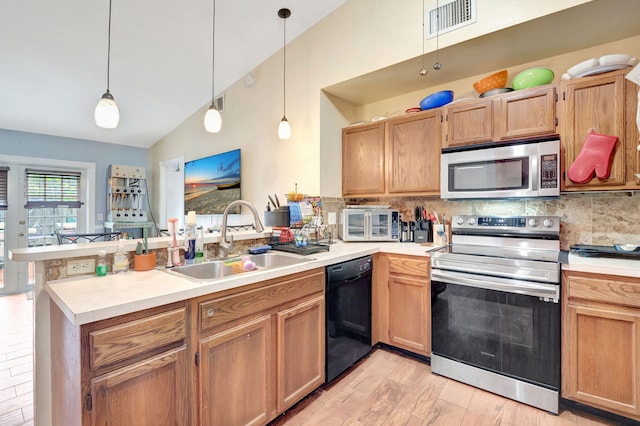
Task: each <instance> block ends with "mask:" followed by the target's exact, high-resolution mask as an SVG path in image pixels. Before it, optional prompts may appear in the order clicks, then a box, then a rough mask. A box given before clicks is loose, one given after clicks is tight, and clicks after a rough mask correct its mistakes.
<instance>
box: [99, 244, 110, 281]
mask: <svg viewBox="0 0 640 426" xmlns="http://www.w3.org/2000/svg"><path fill="white" fill-rule="evenodd" d="M108 270H109V268H108V267H107V252H106V251H105V250H99V251H98V261H97V262H96V275H97V276H99V277H104V276H105V275H107V272H108Z"/></svg>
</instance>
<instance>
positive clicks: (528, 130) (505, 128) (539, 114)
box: [495, 86, 556, 140]
mask: <svg viewBox="0 0 640 426" xmlns="http://www.w3.org/2000/svg"><path fill="white" fill-rule="evenodd" d="M496 103H497V104H498V105H499V106H498V107H497V108H496V109H497V111H496V115H495V126H496V136H497V138H498V139H500V140H505V139H514V138H523V137H529V136H543V135H552V134H555V133H556V89H555V86H542V87H539V88H531V89H527V90H519V91H516V92H511V93H508V94H505V95H501V96H500V97H499V98H498V99H497V100H496Z"/></svg>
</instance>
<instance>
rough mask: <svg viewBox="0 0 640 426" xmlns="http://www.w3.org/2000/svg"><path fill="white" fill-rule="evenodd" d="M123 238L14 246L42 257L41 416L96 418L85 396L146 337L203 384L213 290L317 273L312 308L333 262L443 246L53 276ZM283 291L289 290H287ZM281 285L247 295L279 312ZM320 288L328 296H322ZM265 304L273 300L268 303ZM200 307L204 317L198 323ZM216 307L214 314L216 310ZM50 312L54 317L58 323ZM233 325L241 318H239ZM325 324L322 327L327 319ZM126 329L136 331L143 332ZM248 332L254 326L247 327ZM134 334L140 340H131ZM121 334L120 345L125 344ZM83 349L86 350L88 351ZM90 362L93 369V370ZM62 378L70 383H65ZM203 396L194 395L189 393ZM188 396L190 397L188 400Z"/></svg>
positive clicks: (362, 246)
mask: <svg viewBox="0 0 640 426" xmlns="http://www.w3.org/2000/svg"><path fill="white" fill-rule="evenodd" d="M261 237H264V235H262V234H256V233H254V232H244V233H239V234H234V240H235V241H240V240H251V239H256V238H261ZM218 240H219V237H218V236H217V235H210V236H207V237H206V239H205V243H207V244H209V243H216V242H217V241H218ZM169 243H170V239H169V238H155V239H150V240H149V248H150V249H151V250H159V251H161V250H166V247H167V246H168V245H169ZM116 248H117V244H114V243H108V242H105V243H93V244H85V245H68V246H60V247H43V248H32V249H21V250H15V251H13V252H12V259H13V260H15V261H30V260H33V261H35V262H36V280H37V282H36V288H35V291H34V293H35V306H36V307H35V317H36V318H35V323H36V350H35V353H36V357H35V370H36V373H35V377H36V379H35V383H36V384H35V387H36V389H35V405H36V407H35V410H36V413H37V416H38V418H37V422H38V424H39V425H47V424H87V423H88V424H90V423H91V422H90V420H89V419H90V418H91V415H93V416H96V415H98V413H96V411H93V414H91V413H92V412H91V411H88V410H85V409H84V408H86V407H87V405H86V404H88V403H89V404H93V408H94V410H96V407H97V404H99V399H96V398H99V397H100V392H101V389H102V390H103V391H104V389H105V388H104V386H106V384H105V383H107V382H108V381H109V380H111V383H112V384H113V382H114V381H115V382H117V381H118V380H124V379H123V378H122V376H118V377H119V378H118V377H114V376H113V375H111V376H110V375H109V374H110V373H114V372H113V371H112V370H114V368H116V367H118V368H120V370H123V369H125V368H123V367H125V364H126V362H125V361H124V360H123V359H125V358H126V359H127V360H131V359H133V360H135V362H137V363H138V364H140V363H141V361H142V360H143V358H141V356H142V355H141V354H139V353H136V352H135V351H136V350H141V349H136V348H138V347H140V348H142V349H145V350H148V351H149V353H151V354H152V356H151V357H150V358H148V359H147V361H149V363H150V364H148V365H147V366H146V367H145V368H151V367H150V366H156V367H157V366H158V365H162V366H164V367H163V368H164V369H165V370H172V371H173V373H166V371H165V373H164V374H169V375H170V376H171V375H173V376H172V377H173V378H174V379H176V378H177V377H178V376H175V374H176V369H178V370H180V371H182V370H183V369H184V370H185V371H186V372H185V374H184V377H182V378H179V380H178V379H176V380H177V382H178V383H179V384H180V386H183V387H184V386H186V387H187V388H189V387H190V389H191V392H196V390H194V387H195V384H193V383H191V380H189V378H188V377H187V376H188V375H189V374H191V375H195V373H194V370H193V369H195V368H196V367H195V366H194V363H193V362H187V359H189V360H190V359H192V358H191V356H192V355H193V354H192V353H191V352H189V351H192V352H196V351H195V349H193V348H191V346H197V345H205V344H206V343H205V340H204V339H203V340H202V342H199V341H198V340H197V339H196V338H195V337H194V336H195V335H196V334H198V332H199V331H200V332H205V331H207V329H208V328H207V327H210V329H211V330H217V329H215V327H216V326H217V325H216V324H214V323H211V324H210V326H209V325H205V324H209V323H207V318H208V313H209V312H210V311H209V308H210V309H212V310H213V311H211V312H216V313H217V312H219V311H218V309H219V305H216V303H217V302H215V301H213V303H214V305H212V306H210V307H208V306H209V305H207V302H206V301H205V299H206V298H209V299H215V297H214V296H216V295H224V296H228V297H229V298H231V297H232V296H233V295H236V294H238V292H240V291H244V290H249V291H253V292H254V293H253V294H252V296H256V294H258V293H255V292H259V291H260V288H261V286H262V284H261V283H266V285H267V287H269V286H271V287H274V288H279V287H277V285H280V284H282V285H283V287H282V288H288V287H287V286H290V285H291V286H293V287H296V288H297V287H299V286H303V285H302V284H301V283H310V284H309V288H308V290H303V291H304V292H306V293H299V294H295V295H294V296H295V298H294V299H295V300H294V302H296V303H295V306H293V308H294V309H298V308H300V307H301V306H302V308H303V309H307V308H309V306H307V305H305V303H307V302H309V303H315V304H316V308H317V309H316V311H309V312H315V313H316V314H318V312H321V313H322V314H323V313H324V299H323V294H324V267H325V266H327V265H331V264H334V263H339V262H343V261H345V260H349V259H353V258H356V257H360V256H364V255H368V254H375V253H379V252H381V251H384V252H386V253H392V254H393V253H395V254H399V255H410V256H427V255H428V251H429V250H433V249H434V248H436V247H428V246H421V245H419V244H414V243H388V244H385V243H359V244H347V243H337V244H334V245H332V246H331V250H330V251H329V252H324V253H318V254H314V255H312V256H311V257H309V258H308V259H305V261H304V262H302V263H297V264H294V265H289V266H284V267H279V268H272V269H266V268H265V269H264V270H260V269H258V270H257V271H252V272H247V273H241V274H236V275H232V276H230V277H225V278H222V279H217V280H212V281H211V282H209V283H205V282H194V281H193V280H190V279H188V278H182V277H180V276H178V275H177V274H174V273H169V272H167V271H165V270H158V269H156V270H152V271H147V272H135V271H130V272H127V273H120V274H109V275H108V276H106V277H98V276H95V275H88V276H83V277H77V278H65V279H50V278H51V277H56V276H57V275H56V274H57V271H58V270H59V269H60V268H62V269H64V268H65V267H66V262H67V260H69V259H73V258H77V257H87V256H95V255H97V252H98V250H101V249H106V250H107V252H108V253H113V252H115V250H116ZM125 249H126V250H132V249H133V245H131V247H129V246H126V247H125ZM283 255H284V254H283ZM304 286H307V284H304ZM285 293H288V290H287V291H285ZM280 295H281V293H280V292H278V291H275V292H274V293H269V292H267V293H265V294H263V295H262V296H257V299H254V298H253V297H252V298H250V299H249V300H251V302H249V304H253V303H254V302H255V303H265V305H263V306H262V308H264V309H263V311H262V312H271V311H270V309H271V308H270V307H269V306H267V305H269V302H268V301H267V302H265V300H267V299H271V298H273V297H278V296H280ZM303 296H304V297H303ZM317 296H320V297H321V298H320V299H318V297H317ZM261 297H262V298H261ZM316 299H318V300H316ZM299 302H302V303H299ZM265 306H267V307H266V308H265ZM280 306H284V305H279V307H280ZM205 307H206V309H205ZM279 307H278V309H279ZM262 308H261V309H262ZM274 309H275V308H274ZM309 309H310V308H309ZM198 311H199V312H200V323H201V326H200V327H201V329H200V330H199V331H198V322H199V321H198V320H197V318H198V314H197V312H198ZM293 312H294V311H288V310H284V311H274V313H275V315H276V316H278V315H279V317H278V318H282V319H283V321H286V318H287V317H286V315H293ZM212 315H213V318H215V314H212ZM283 315H284V316H283ZM322 318H324V316H322ZM263 320H264V318H263ZM51 321H53V322H54V323H55V324H56V325H55V326H52V325H51ZM265 321H266V320H265ZM96 324H106V328H104V329H99V330H98V329H95V327H94V325H96ZM270 324H271V322H270V320H269V321H266V322H264V321H263V322H260V321H259V323H258V324H250V326H251V327H254V328H253V329H252V330H254V331H256V330H260V327H261V326H264V327H266V328H265V330H269V329H270V328H271V325H270ZM285 324H286V323H285ZM233 325H234V326H237V325H238V323H237V321H236V322H235V323H233ZM128 326H129V327H128ZM322 326H323V327H324V324H322ZM256 327H257V328H256ZM85 329H86V330H88V331H87V333H81V330H85ZM256 332H257V331H256ZM127 333H133V334H132V335H133V336H135V339H133V338H132V337H130V336H131V335H130V334H127ZM258 334H259V333H258ZM160 335H163V336H164V335H167V336H168V337H166V339H165V338H164V337H163V338H159V337H158V336H160ZM248 335H253V334H252V332H249V331H248ZM81 336H82V337H81ZM114 336H115V337H114ZM127 336H129V337H128V338H130V339H133V340H127ZM214 336H217V334H216V335H214ZM112 338H115V339H116V341H117V342H119V343H117V344H114V343H112V342H111V339H112ZM194 339H195V340H194ZM118 344H120V345H122V346H118ZM69 345H70V346H69ZM111 345H115V346H113V347H118V348H119V349H117V350H116V351H115V352H113V351H110V350H109V348H110V347H112V346H111ZM65 346H68V347H69V348H71V351H67V350H66V349H65ZM89 346H91V351H88V350H86V349H87V348H88V347H89ZM186 348H189V349H188V350H187V349H186ZM83 349H85V350H84V351H83ZM89 353H90V357H89ZM49 354H51V356H49ZM81 354H82V355H81ZM187 355H188V357H187ZM86 357H89V358H86ZM268 358H269V357H268ZM202 362H203V369H204V368H206V367H205V365H204V364H206V363H205V360H204V359H202ZM322 363H324V360H322ZM136 365H137V364H136ZM210 367H212V366H210ZM131 368H133V367H131ZM212 368H213V367H212ZM265 369H266V368H265ZM89 370H91V371H90V372H89ZM161 370H162V369H161ZM161 370H158V373H157V374H163V373H160V371H161ZM127 371H128V370H127ZM94 373H95V374H94ZM322 373H323V371H322ZM89 374H91V377H93V380H94V381H92V382H91V384H89V383H88V382H87V383H85V384H83V385H82V389H81V390H80V387H81V383H80V381H81V380H80V377H81V376H82V377H88V375H89ZM114 374H115V373H114ZM323 377H324V375H323V374H321V377H319V378H318V379H317V380H316V382H315V383H314V386H313V388H315V387H317V386H318V385H319V384H320V383H321V382H322V379H323ZM99 378H104V379H106V380H107V382H100V381H99V380H98V379H99ZM165 379H166V377H165ZM167 380H169V379H167ZM96 381H97V382H96ZM52 383H54V387H55V389H54V390H52V388H51V384H52ZM58 385H60V386H62V388H58ZM87 386H89V387H90V386H95V388H93V389H94V391H95V392H97V395H93V400H92V401H91V402H89V401H87V400H86V397H87V393H86V390H88V389H89V388H88V387H87ZM226 386H228V384H227V385H226ZM69 387H71V388H69ZM187 388H184V389H182V391H183V393H184V395H186V394H187V393H188V392H189V391H188V390H187ZM313 388H310V389H307V391H306V392H307V393H308V392H310V391H311V390H313ZM69 389H77V390H78V392H75V393H74V392H69ZM274 393H275V392H274ZM305 395H306V393H305V394H300V395H294V397H295V398H297V399H291V400H287V401H283V402H282V403H281V404H278V410H279V411H281V410H280V408H281V407H286V406H288V405H286V404H289V405H291V404H293V403H294V402H295V401H296V400H298V399H299V398H301V397H304V396H305ZM269 398H274V396H273V395H268V396H267V399H269ZM197 399H198V398H187V400H189V401H191V400H197ZM185 401H186V400H185ZM62 402H64V404H62ZM182 403H184V404H186V402H184V401H183V402H182ZM182 403H181V404H182ZM267 404H271V405H269V407H271V408H268V409H267V410H266V412H267V415H275V413H276V411H275V408H273V407H275V406H276V404H275V403H272V401H271V400H268V401H267ZM154 406H155V405H154ZM83 407H84V408H83ZM176 410H179V411H180V412H182V413H187V414H186V415H190V414H188V413H190V412H195V411H196V410H197V407H187V406H182V405H181V406H180V407H177V408H176ZM83 413H84V414H83ZM87 413H89V417H83V415H84V416H86V415H87ZM171 415H180V413H172V414H171Z"/></svg>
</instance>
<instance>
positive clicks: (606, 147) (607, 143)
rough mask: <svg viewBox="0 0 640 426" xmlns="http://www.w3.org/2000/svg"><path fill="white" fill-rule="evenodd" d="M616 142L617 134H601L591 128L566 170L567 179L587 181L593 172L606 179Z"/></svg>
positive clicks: (578, 181)
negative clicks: (574, 158)
mask: <svg viewBox="0 0 640 426" xmlns="http://www.w3.org/2000/svg"><path fill="white" fill-rule="evenodd" d="M617 143H618V137H617V136H610V135H601V134H599V133H596V132H594V131H593V130H591V132H590V133H589V135H588V136H587V139H585V141H584V144H583V145H582V149H581V150H580V153H579V154H578V158H576V160H575V161H574V162H573V164H572V165H571V167H569V170H567V176H568V177H569V179H571V181H572V182H575V183H588V182H589V181H590V180H591V179H593V174H594V172H595V174H596V176H597V177H598V178H599V179H607V178H608V177H609V174H610V173H611V160H612V159H613V151H614V150H615V147H616V144H617Z"/></svg>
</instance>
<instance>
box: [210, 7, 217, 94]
mask: <svg viewBox="0 0 640 426" xmlns="http://www.w3.org/2000/svg"><path fill="white" fill-rule="evenodd" d="M212 28H213V29H212V31H211V105H213V104H214V102H215V98H216V92H215V73H216V0H213V25H212Z"/></svg>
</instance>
